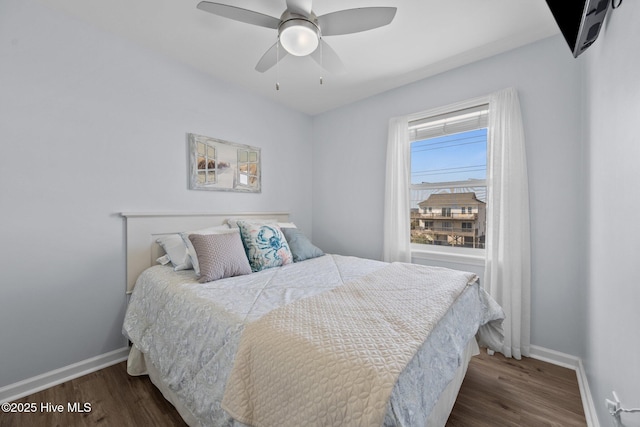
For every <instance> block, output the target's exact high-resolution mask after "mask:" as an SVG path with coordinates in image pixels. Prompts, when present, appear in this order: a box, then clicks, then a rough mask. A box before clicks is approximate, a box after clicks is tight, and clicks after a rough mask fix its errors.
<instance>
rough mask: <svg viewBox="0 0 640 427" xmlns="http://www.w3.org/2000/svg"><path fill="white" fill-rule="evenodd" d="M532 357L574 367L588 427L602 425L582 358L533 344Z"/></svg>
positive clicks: (566, 366)
mask: <svg viewBox="0 0 640 427" xmlns="http://www.w3.org/2000/svg"><path fill="white" fill-rule="evenodd" d="M530 350H531V357H532V358H534V359H538V360H542V361H543V362H549V363H552V364H554V365H558V366H562V367H564V368H569V369H573V370H574V371H576V376H577V377H578V386H579V387H580V396H581V397H582V407H583V408H584V415H585V418H586V419H587V426H588V427H600V422H599V421H598V414H597V413H596V407H595V406H594V403H593V396H592V395H591V390H590V389H589V382H588V381H587V374H586V372H585V371H584V365H583V364H582V359H580V358H579V357H576V356H572V355H570V354H566V353H561V352H559V351H555V350H549V349H548V348H544V347H538V346H536V345H532V346H531V348H530Z"/></svg>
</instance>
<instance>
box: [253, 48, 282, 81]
mask: <svg viewBox="0 0 640 427" xmlns="http://www.w3.org/2000/svg"><path fill="white" fill-rule="evenodd" d="M279 43H280V42H279V41H277V42H275V44H274V45H273V46H271V47H270V48H269V50H267V51H266V52H265V54H264V55H262V58H260V61H258V63H257V64H256V71H260V72H261V73H264V72H265V71H267V70H268V69H269V68H271V67H273V66H274V65H276V64H277V63H278V61H280V60H281V59H282V58H284V57H285V56H287V51H286V50H285V49H284V48H283V47H282V45H280V46H279V47H278V44H279Z"/></svg>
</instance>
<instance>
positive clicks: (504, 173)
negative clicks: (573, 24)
mask: <svg viewBox="0 0 640 427" xmlns="http://www.w3.org/2000/svg"><path fill="white" fill-rule="evenodd" d="M489 108H490V111H489V129H488V137H487V138H488V141H487V236H486V251H485V253H486V261H485V275H484V287H485V289H487V291H488V292H489V293H490V294H491V296H493V298H494V299H495V300H496V301H498V303H499V304H500V305H501V306H502V308H503V309H504V311H505V314H506V319H505V321H504V324H503V326H504V333H505V340H504V345H503V349H502V353H503V354H504V355H505V356H507V357H514V358H516V359H520V358H521V357H522V356H529V347H530V324H531V322H530V312H531V309H530V306H531V296H530V294H531V292H530V288H531V248H530V233H529V185H528V179H527V160H526V155H525V144H524V131H523V128H522V117H521V115H520V102H519V100H518V93H517V92H516V91H515V89H505V90H503V91H500V92H496V93H493V94H491V95H490V97H489Z"/></svg>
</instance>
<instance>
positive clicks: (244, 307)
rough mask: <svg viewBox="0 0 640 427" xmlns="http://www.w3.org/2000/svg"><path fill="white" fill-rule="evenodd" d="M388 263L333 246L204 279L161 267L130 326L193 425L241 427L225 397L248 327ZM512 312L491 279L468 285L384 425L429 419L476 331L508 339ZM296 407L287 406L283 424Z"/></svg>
mask: <svg viewBox="0 0 640 427" xmlns="http://www.w3.org/2000/svg"><path fill="white" fill-rule="evenodd" d="M386 265H387V264H385V263H382V262H379V261H373V260H364V259H360V258H353V257H343V256H338V255H326V256H323V257H320V258H315V259H312V260H308V261H304V262H300V263H295V264H290V265H287V266H284V267H280V268H272V269H268V270H264V271H261V272H258V273H253V274H250V275H247V276H241V277H235V278H229V279H222V280H219V281H215V282H210V283H204V284H200V283H198V282H197V278H196V277H195V274H194V273H193V271H192V270H187V271H179V272H174V271H173V270H172V269H171V268H169V267H165V266H155V267H151V268H149V269H148V270H146V271H145V272H144V273H143V274H142V275H141V276H140V278H139V279H138V282H137V284H136V287H135V289H134V291H133V294H132V296H131V301H130V303H129V306H128V308H127V313H126V316H125V321H124V325H123V333H124V334H125V336H127V337H128V338H129V339H130V340H131V341H132V342H133V344H134V346H135V348H136V349H138V350H139V351H141V352H142V353H144V354H145V355H146V358H147V360H148V361H150V362H151V363H153V365H154V366H155V367H156V369H157V371H158V373H159V375H160V379H161V381H162V382H163V383H164V384H165V385H166V387H168V388H169V389H171V390H172V391H173V393H175V395H176V396H177V398H178V399H179V400H180V401H181V403H182V404H183V405H184V407H185V408H186V409H187V410H188V411H189V412H190V413H191V414H192V416H193V418H194V419H196V420H197V422H196V423H195V424H192V425H198V426H221V427H230V426H240V425H243V424H242V423H239V422H238V421H234V420H233V419H232V418H231V416H230V415H229V414H228V413H227V412H226V411H224V410H223V409H222V408H221V402H222V400H223V395H224V392H225V387H226V384H227V379H228V377H229V374H230V371H231V367H232V366H233V364H234V359H235V357H236V351H237V349H238V346H239V342H240V340H241V336H242V335H243V330H244V329H245V328H246V327H247V326H248V325H251V324H252V323H253V322H255V321H257V320H258V319H260V318H262V317H263V316H265V315H266V314H267V313H269V312H271V311H272V310H275V309H277V308H279V307H283V306H286V305H288V304H292V303H294V302H295V301H299V300H302V299H304V298H312V297H314V296H316V295H320V294H322V293H326V292H328V291H330V290H331V289H335V288H338V287H341V286H342V285H343V284H345V283H349V282H352V281H353V280H355V279H358V278H361V277H364V276H366V275H368V274H370V273H373V272H376V271H379V270H380V269H381V268H384V267H385V266H386ZM503 316H504V314H503V313H502V310H501V309H500V307H499V306H498V305H497V304H496V303H495V301H493V300H492V299H491V298H490V297H489V296H488V295H487V294H486V292H484V291H483V290H482V288H480V287H479V286H477V285H475V286H469V287H467V290H466V291H463V292H462V294H461V295H460V297H459V298H458V300H457V301H456V302H455V304H454V306H453V307H452V309H450V310H449V311H448V312H447V313H446V314H445V316H444V317H443V319H442V320H441V321H440V322H438V324H437V325H436V327H435V328H434V330H433V331H432V333H431V335H430V336H429V339H428V340H427V341H425V343H424V344H423V345H422V347H421V348H420V350H419V351H418V353H417V354H416V356H415V357H414V358H413V359H412V360H411V362H410V363H409V366H408V367H407V369H405V370H404V371H403V372H402V373H401V374H400V376H399V379H398V381H397V382H396V384H395V387H394V388H393V392H392V393H391V398H390V399H389V401H388V404H387V406H386V408H387V409H386V414H385V419H384V422H383V425H384V426H413V425H425V424H426V418H427V417H428V415H429V412H430V411H431V408H432V406H433V405H434V404H435V402H436V400H437V398H438V396H439V394H440V392H441V391H442V390H443V389H444V387H445V386H446V385H447V383H448V382H449V380H450V379H451V378H452V377H453V374H454V372H455V370H456V368H457V367H458V366H459V364H460V355H461V353H462V350H463V348H464V347H465V346H466V343H467V342H468V340H469V339H470V338H472V337H473V336H474V334H475V333H476V331H477V330H478V327H479V326H480V327H481V332H482V330H483V329H484V330H486V332H487V333H486V334H485V336H487V337H489V336H495V337H496V339H498V338H499V335H500V334H499V332H495V333H494V329H496V327H497V328H499V324H500V322H501V320H500V319H502V317H503ZM379 320H380V321H382V318H380V319H379ZM485 324H486V326H481V325H485ZM494 325H495V327H494ZM130 373H131V374H133V375H140V374H143V373H144V371H137V372H133V371H130ZM289 416H291V413H288V412H281V413H280V418H279V422H278V423H276V424H275V425H280V421H282V420H284V419H286V418H288V417H289ZM300 425H306V423H305V424H300ZM334 425H335V424H334ZM378 425H380V424H378Z"/></svg>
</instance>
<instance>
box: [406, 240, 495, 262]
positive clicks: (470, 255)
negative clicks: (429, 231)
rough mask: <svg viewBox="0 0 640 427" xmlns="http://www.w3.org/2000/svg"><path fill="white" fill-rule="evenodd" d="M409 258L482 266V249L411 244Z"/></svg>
mask: <svg viewBox="0 0 640 427" xmlns="http://www.w3.org/2000/svg"><path fill="white" fill-rule="evenodd" d="M411 258H416V259H425V260H431V261H441V262H454V263H457V264H467V265H476V266H480V267H484V262H485V260H484V249H470V248H453V247H446V246H436V247H433V248H432V247H430V246H429V245H419V244H412V245H411Z"/></svg>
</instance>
